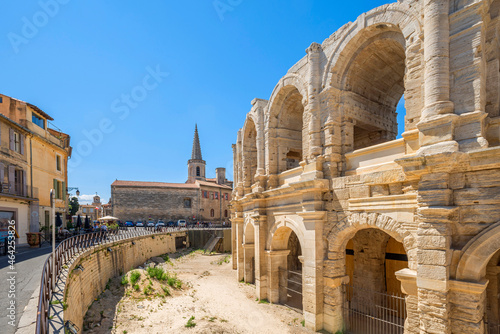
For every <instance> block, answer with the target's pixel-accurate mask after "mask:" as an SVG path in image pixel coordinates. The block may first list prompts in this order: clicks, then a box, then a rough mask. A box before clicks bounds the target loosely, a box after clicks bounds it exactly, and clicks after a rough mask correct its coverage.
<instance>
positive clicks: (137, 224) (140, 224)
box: [135, 220, 144, 227]
mask: <svg viewBox="0 0 500 334" xmlns="http://www.w3.org/2000/svg"><path fill="white" fill-rule="evenodd" d="M135 226H136V227H144V223H143V222H142V221H140V220H138V221H137V222H136V223H135Z"/></svg>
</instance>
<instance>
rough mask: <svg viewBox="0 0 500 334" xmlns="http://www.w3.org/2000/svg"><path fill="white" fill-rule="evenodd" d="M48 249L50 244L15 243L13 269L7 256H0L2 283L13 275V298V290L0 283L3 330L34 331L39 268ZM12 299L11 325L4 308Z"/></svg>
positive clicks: (8, 332)
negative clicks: (27, 244) (32, 245)
mask: <svg viewBox="0 0 500 334" xmlns="http://www.w3.org/2000/svg"><path fill="white" fill-rule="evenodd" d="M51 251H52V247H51V246H50V245H49V244H45V245H44V246H42V247H41V248H30V247H29V246H16V258H15V261H16V263H15V264H14V266H15V268H14V270H13V271H12V270H11V269H10V268H9V263H8V260H9V258H8V256H4V255H0V279H1V280H2V282H5V281H6V280H7V279H9V278H11V277H14V278H15V284H14V286H15V297H12V298H10V297H9V294H11V295H12V293H10V292H9V289H10V284H8V282H6V284H0V328H1V330H0V331H1V332H2V333H5V334H11V333H12V334H13V333H33V332H34V328H35V327H34V322H35V321H36V313H37V304H38V291H39V289H40V279H41V274H42V267H43V264H44V263H45V260H46V259H47V256H48V255H49V254H50V252H51ZM12 301H14V302H15V318H14V319H13V324H14V326H12V322H11V319H9V318H8V317H7V316H8V313H7V311H8V310H7V308H8V307H9V305H10V303H11V302H12ZM9 322H11V324H9ZM17 329H19V330H18V331H17V332H16V330H17Z"/></svg>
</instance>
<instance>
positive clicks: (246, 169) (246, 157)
mask: <svg viewBox="0 0 500 334" xmlns="http://www.w3.org/2000/svg"><path fill="white" fill-rule="evenodd" d="M256 173H257V130H256V128H255V123H254V122H253V120H252V119H251V118H248V119H247V123H246V124H245V132H244V135H243V180H244V187H245V188H247V191H249V189H248V188H250V187H251V186H252V185H253V184H254V183H255V174H256Z"/></svg>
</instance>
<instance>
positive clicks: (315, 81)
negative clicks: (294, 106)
mask: <svg viewBox="0 0 500 334" xmlns="http://www.w3.org/2000/svg"><path fill="white" fill-rule="evenodd" d="M322 51H323V49H322V47H321V44H318V43H312V44H311V46H309V47H308V48H307V50H306V52H307V58H308V62H309V85H308V102H309V103H308V104H307V111H306V112H307V113H309V114H310V116H311V117H310V123H309V136H310V137H309V138H310V141H311V144H310V146H309V152H308V153H309V157H310V158H314V157H316V156H318V155H320V154H321V153H322V152H321V151H322V150H321V133H320V132H321V121H320V115H319V112H320V111H319V96H318V94H319V92H320V90H321V64H320V56H321V52H322ZM306 153H307V152H304V160H305V157H306Z"/></svg>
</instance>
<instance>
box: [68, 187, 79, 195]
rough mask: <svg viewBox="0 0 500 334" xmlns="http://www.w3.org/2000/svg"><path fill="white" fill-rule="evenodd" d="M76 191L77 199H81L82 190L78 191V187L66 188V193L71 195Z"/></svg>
mask: <svg viewBox="0 0 500 334" xmlns="http://www.w3.org/2000/svg"><path fill="white" fill-rule="evenodd" d="M75 189H76V197H79V196H80V190H78V187H66V193H68V194H69V192H70V191H71V190H75Z"/></svg>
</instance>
